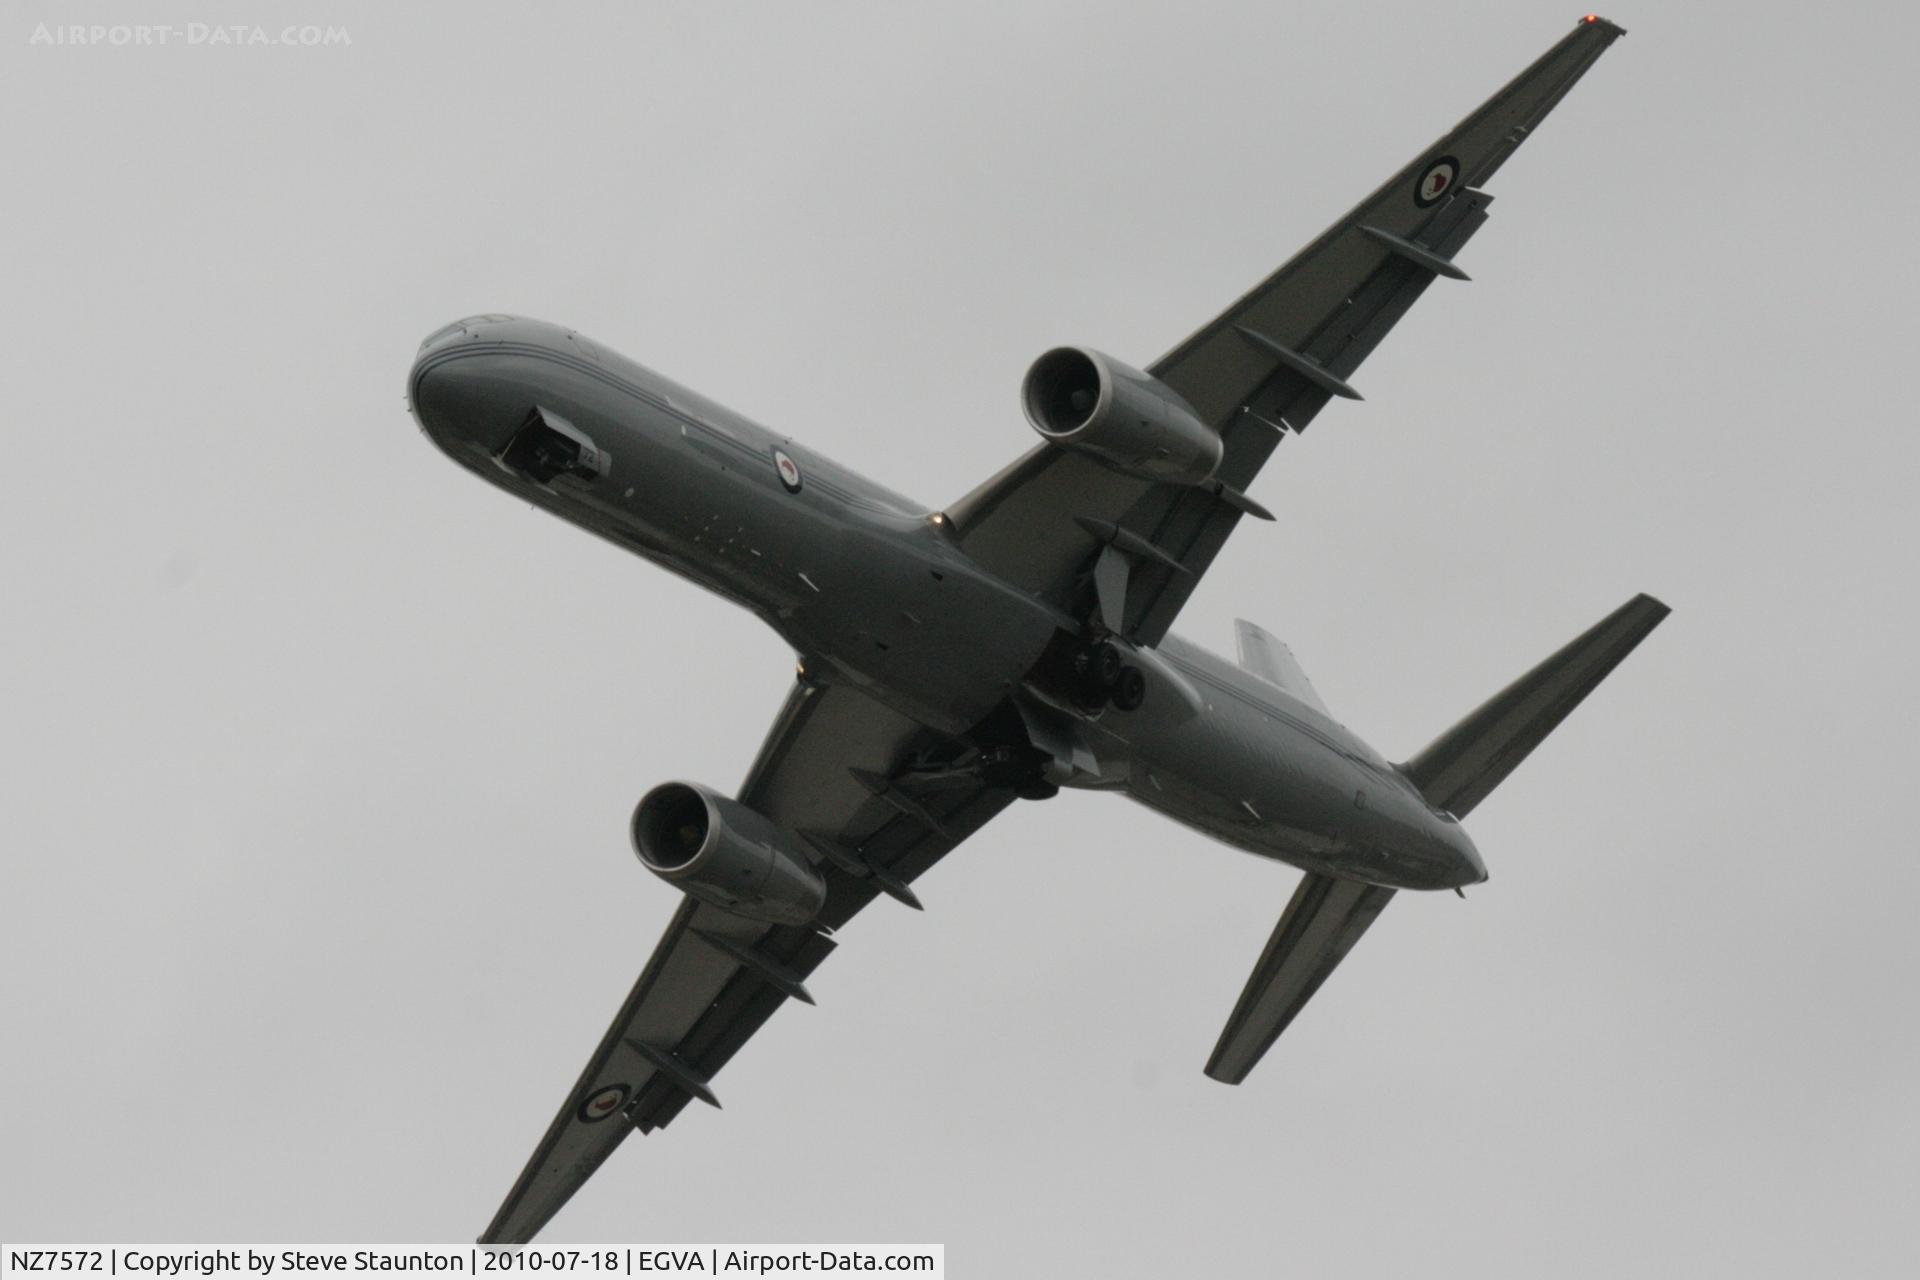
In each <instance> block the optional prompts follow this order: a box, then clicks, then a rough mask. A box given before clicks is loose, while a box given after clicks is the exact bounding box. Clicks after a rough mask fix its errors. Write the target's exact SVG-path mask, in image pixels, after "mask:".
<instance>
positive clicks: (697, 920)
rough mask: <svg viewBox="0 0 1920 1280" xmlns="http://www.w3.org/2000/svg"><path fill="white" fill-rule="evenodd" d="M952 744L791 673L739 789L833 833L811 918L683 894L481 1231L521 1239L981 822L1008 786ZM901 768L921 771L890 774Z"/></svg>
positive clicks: (808, 831)
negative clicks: (823, 895)
mask: <svg viewBox="0 0 1920 1280" xmlns="http://www.w3.org/2000/svg"><path fill="white" fill-rule="evenodd" d="M961 749H962V748H961V746H960V744H957V743H955V742H954V741H953V740H952V739H948V738H946V737H944V736H943V735H940V734H937V733H935V732H933V731H932V730H929V729H926V728H923V727H922V726H920V725H919V724H917V723H915V722H914V721H912V720H909V719H907V718H906V717H904V716H901V715H900V714H898V713H897V712H894V711H891V710H889V709H888V708H886V707H884V706H882V705H881V704H880V703H878V702H875V701H874V700H873V699H871V698H869V697H868V696H867V695H865V694H864V693H861V692H860V691H859V690H857V689H852V688H848V687H845V686H823V685H814V684H809V683H806V682H804V681H803V682H801V683H799V684H797V685H796V686H795V688H794V691H793V693H792V694H791V696H789V697H788V699H787V703H786V706H785V708H784V709H783V710H782V711H781V713H780V718H779V720H778V721H776V722H775V724H774V727H773V730H772V732H771V733H769V735H768V737H767V740H766V744H765V745H764V746H763V747H762V748H761V751H760V757H759V759H758V760H757V761H755V763H754V766H753V768H752V770H751V771H750V772H749V773H748V775H747V780H746V782H745V784H744V785H743V786H742V787H741V791H740V796H739V799H740V801H741V802H742V803H743V804H745V805H747V806H748V807H750V808H752V809H755V810H757V811H759V812H760V813H762V814H764V815H766V816H767V817H769V818H771V819H773V821H774V822H775V823H776V824H777V825H779V826H780V827H782V828H784V829H785V830H786V831H787V832H789V833H790V834H793V835H794V836H795V837H796V845H798V846H799V847H802V848H805V847H807V845H806V843H804V842H806V840H807V837H808V835H812V836H814V837H816V838H820V839H824V840H826V841H828V842H830V843H831V844H832V847H833V848H834V851H835V852H834V855H833V856H834V858H835V859H837V861H829V862H825V863H823V864H822V865H821V867H820V870H821V873H822V874H823V876H824V877H825V879H826V882H827V901H826V905H825V907H824V908H822V910H821V913H820V915H819V917H818V918H817V919H816V921H815V922H814V924H812V925H808V926H793V925H768V924H763V923H760V922H758V921H754V920H749V919H746V918H744V917H742V916H738V915H735V914H733V913H732V912H729V911H724V910H722V909H720V908H719V907H715V906H712V905H710V904H706V903H702V902H697V901H696V900H694V899H692V898H688V899H686V900H685V901H684V902H682V903H681V905H680V909H679V910H678V911H676V912H675V913H674V916H673V919H672V921H671V922H670V923H669V924H668V925H667V930H666V933H665V934H664V935H663V936H662V937H661V939H660V943H659V945H658V946H657V947H655V948H654V952H653V958H652V959H651V960H649V961H648V962H647V966H646V969H645V970H644V971H643V972H642V973H641V975H640V980H639V981H638V982H636V983H635V984H634V987H633V991H632V993H631V994H630V995H628V997H627V999H626V1003H624V1004H623V1005H621V1006H620V1011H619V1013H617V1014H616V1015H614V1019H613V1025H612V1026H610V1027H609V1028H608V1029H607V1033H606V1035H605V1036H604V1037H603V1038H602V1039H601V1041H600V1047H599V1048H597V1049H596V1050H594V1053H593V1056H592V1057H591V1058H590V1059H588V1061H587V1067H586V1070H585V1071H584V1072H582V1073H581V1075H580V1079H579V1080H578V1081H577V1082H576V1083H575V1085H574V1087H573V1089H572V1091H571V1092H570V1093H568V1095H567V1098H566V1101H565V1102H564V1103H563V1104H562V1105H561V1107H560V1113H559V1114H558V1115H557V1116H555V1117H554V1120H553V1123H552V1125H550V1126H549V1127H548V1129H547V1133H546V1136H545V1137H544V1138H542V1139H541V1140H540V1145H539V1146H538V1147H536V1148H535V1149H534V1153H533V1158H532V1159H530V1160H529V1161H528V1162H527V1166H526V1169H525V1170H524V1171H523V1172H522V1173H521V1175H520V1178H519V1180H518V1181H517V1182H515V1183H514V1185H513V1189H512V1190H511V1191H509V1192H508V1193H507V1198H506V1201H505V1202H504V1203H503V1204H502V1205H501V1206H500V1211H499V1212H498V1213H497V1214H496V1215H495V1216H494V1219H493V1221H492V1223H491V1224H489V1225H488V1227H487V1229H486V1232H485V1234H483V1235H482V1236H481V1237H480V1243H482V1244H520V1243H525V1242H527V1241H529V1240H531V1239H532V1238H533V1236H534V1234H535V1233H536V1232H538V1231H539V1230H540V1229H541V1227H543V1226H544V1225H545V1224H546V1222H547V1220H548V1219H549V1218H551V1217H552V1216H553V1215H554V1214H555V1213H556V1212H557V1211H558V1210H559V1209H560V1207H561V1206H562V1205H564V1204H565V1203H566V1202H567V1199H568V1197H570V1196H572V1195H573V1193H574V1192H575V1191H577V1190H578V1189H579V1188H580V1186H581V1184H582V1183H584V1182H585V1181H586V1180H587V1179H588V1178H589V1177H590V1176H591V1175H592V1174H593V1172H594V1170H596V1169H598V1168H599V1167H600V1165H601V1163H602V1162H603V1161H605V1160H606V1158H607V1157H608V1156H609V1155H611V1154H612V1153H613V1150H614V1148H615V1147H618V1146H619V1145H620V1143H621V1141H622V1139H624V1138H625V1137H626V1136H627V1134H628V1133H629V1132H631V1131H632V1130H635V1129H638V1130H640V1131H641V1132H642V1133H646V1132H650V1131H652V1130H654V1129H657V1128H659V1127H661V1126H662V1125H664V1124H667V1123H668V1122H670V1121H671V1120H672V1119H673V1118H674V1117H675V1116H677V1115H678V1114H680V1110H681V1108H683V1107H685V1106H686V1105H687V1103H688V1102H689V1101H691V1100H692V1099H695V1098H699V1099H701V1100H702V1101H704V1102H707V1103H709V1104H711V1105H713V1106H718V1105H719V1103H718V1101H717V1100H715V1098H714V1095H713V1092H712V1089H711V1086H710V1083H709V1082H710V1081H711V1080H712V1078H713V1076H714V1075H715V1074H716V1073H717V1072H718V1071H719V1070H720V1068H721V1067H722V1066H724V1065H725V1064H726V1062H727V1061H728V1059H730V1058H732V1056H733V1055H734V1053H735V1052H736V1051H737V1050H738V1049H739V1048H740V1047H741V1045H743V1044H745V1043H746V1041H747V1039H748V1037H750V1036H751V1035H753V1033H754V1032H755V1031H757V1030H758V1029H759V1027H760V1025H761V1024H762V1023H764V1022H765V1021H766V1020H767V1019H768V1018H769V1017H770V1016H772V1014H773V1011H774V1010H775V1009H778V1008H779V1007H780V1006H781V1005H782V1004H783V1003H785V1002H786V1000H787V999H788V998H789V997H794V998H798V999H801V1000H804V1001H807V1002H808V1003H812V996H811V995H809V994H808V993H807V991H806V988H805V986H804V985H803V980H804V979H805V978H806V977H807V975H809V974H810V973H812V972H813V969H814V967H815V966H816V965H818V964H819V963H820V962H821V961H822V960H824V959H826V957H827V955H828V954H829V953H830V952H831V951H832V950H833V949H834V945H835V941H834V939H833V938H832V937H830V936H829V935H828V934H827V933H826V932H823V931H822V929H823V928H824V929H829V930H831V929H838V928H839V927H840V926H841V925H844V924H845V923H846V922H847V921H848V920H850V919H852V918H853V916H854V914H855V913H857V912H858V911H859V910H860V909H861V908H862V907H864V906H865V905H866V904H867V903H868V902H871V901H872V900H873V899H874V898H875V897H876V896H878V895H879V894H881V893H888V894H891V895H893V896H895V897H898V898H900V899H902V900H903V901H905V902H906V903H908V904H909V905H912V906H918V905H919V904H918V902H917V901H916V900H915V899H914V897H913V893H912V890H910V889H908V888H907V885H908V884H910V883H911V882H912V881H913V880H914V878H915V877H917V876H919V875H920V873H921V872H923V871H925V870H926V869H927V868H928V867H930V866H932V865H933V864H934V863H935V862H937V861H939V860H940V858H941V857H943V856H944V855H945V854H946V853H947V851H948V850H950V849H952V848H953V847H954V846H955V845H957V844H959V843H960V841H962V840H964V839H965V838H966V837H967V836H969V835H971V834H972V833H973V832H974V831H975V830H977V829H978V828H979V827H981V826H982V825H984V824H985V823H986V821H987V820H988V819H989V818H991V817H993V816H994V815H995V814H996V813H998V812H1000V810H1002V809H1004V808H1005V807H1006V806H1007V805H1008V804H1009V803H1010V802H1011V801H1012V800H1013V798H1014V797H1013V792H1011V791H1009V790H1006V789H1004V788H993V787H988V786H985V785H984V784H982V783H980V782H978V781H977V780H975V779H972V778H969V777H965V776H963V775H961V774H959V773H956V772H955V771H953V770H951V769H948V770H945V771H944V772H943V771H942V769H941V768H940V767H939V766H940V765H941V763H942V762H946V763H951V761H952V758H953V756H954V754H955V753H956V751H959V750H961ZM909 769H912V770H916V771H918V772H923V773H924V774H925V775H926V777H927V779H928V781H926V782H924V783H922V784H919V785H912V784H910V783H909V782H906V781H900V780H899V779H901V776H902V774H903V772H904V771H907V770H909Z"/></svg>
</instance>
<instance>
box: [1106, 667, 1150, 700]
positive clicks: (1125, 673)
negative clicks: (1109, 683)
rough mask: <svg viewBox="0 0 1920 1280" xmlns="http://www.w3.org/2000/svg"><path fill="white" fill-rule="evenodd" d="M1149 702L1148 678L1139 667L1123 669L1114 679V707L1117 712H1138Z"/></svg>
mask: <svg viewBox="0 0 1920 1280" xmlns="http://www.w3.org/2000/svg"><path fill="white" fill-rule="evenodd" d="M1146 700H1147V678H1146V677H1145V676H1143V675H1141V674H1140V668H1138V667H1121V668H1120V673H1119V674H1118V675H1117V676H1115V677H1114V679H1113V706H1114V710H1116V711H1138V710H1139V709H1140V704H1141V703H1143V702H1145V701H1146Z"/></svg>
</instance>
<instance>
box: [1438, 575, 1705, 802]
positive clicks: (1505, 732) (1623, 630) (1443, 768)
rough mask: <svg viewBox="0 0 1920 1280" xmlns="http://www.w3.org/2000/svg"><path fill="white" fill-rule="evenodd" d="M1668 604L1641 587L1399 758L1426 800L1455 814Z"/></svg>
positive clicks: (1519, 756)
mask: <svg viewBox="0 0 1920 1280" xmlns="http://www.w3.org/2000/svg"><path fill="white" fill-rule="evenodd" d="M1669 612H1670V610H1669V609H1668V608H1667V606H1666V605H1664V604H1661V603H1660V602H1659V601H1658V600H1655V599H1654V598H1653V597H1652V596H1649V595H1638V596H1635V597H1634V598H1633V599H1631V600H1629V601H1627V602H1626V603H1625V604H1623V605H1621V606H1620V607H1619V608H1618V609H1615V610H1614V611H1613V612H1612V613H1610V614H1608V615H1607V616H1606V617H1605V618H1602V619H1601V620H1600V621H1599V622H1598V623H1596V624H1595V625H1594V626H1593V627H1592V628H1591V629H1590V630H1588V631H1587V632H1586V633H1585V634H1583V635H1581V636H1580V637H1579V638H1578V639H1576V640H1574V641H1573V643H1571V644H1569V645H1567V647H1566V648H1564V649H1562V650H1560V652H1558V653H1556V654H1554V655H1553V656H1552V657H1551V658H1548V659H1547V660H1546V661H1545V662H1542V663H1541V664H1540V665H1539V666H1537V667H1535V668H1534V669H1533V670H1531V671H1529V672H1527V674H1526V675H1524V676H1521V677H1520V678H1519V679H1518V680H1516V681H1514V682H1513V683H1512V684H1510V685H1508V686H1507V687H1506V688H1505V689H1502V690H1501V691H1500V692H1499V693H1497V694H1495V695H1494V696H1493V697H1492V699H1490V700H1489V701H1488V702H1487V703H1486V704H1485V705H1484V706H1482V707H1481V708H1480V709H1479V710H1478V711H1475V712H1474V713H1473V714H1472V715H1470V716H1468V717H1467V718H1466V719H1465V720H1462V721H1461V722H1460V723H1459V724H1457V725H1455V726H1453V728H1451V729H1449V730H1447V731H1446V732H1445V733H1443V734H1441V735H1440V736H1439V737H1438V738H1436V739H1434V741H1433V744H1432V745H1431V746H1429V747H1428V748H1427V749H1426V750H1425V751H1422V752H1421V753H1420V754H1419V755H1417V756H1415V757H1413V759H1411V760H1409V761H1407V762H1406V763H1405V764H1403V765H1401V766H1400V772H1402V773H1404V774H1406V775H1407V777H1408V778H1410V779H1411V780H1412V781H1413V784H1414V785H1415V786H1416V787H1418V788H1420V793H1421V794H1422V795H1424V796H1425V797H1426V798H1427V800H1428V802H1429V803H1431V804H1432V805H1434V806H1435V807H1436V808H1440V809H1445V810H1447V811H1448V812H1449V813H1451V814H1453V815H1454V816H1455V817H1465V816H1466V815H1467V812H1468V811H1469V810H1471V809H1472V808H1473V807H1474V806H1475V805H1477V804H1479V803H1480V802H1481V801H1482V800H1484V799H1486V798H1487V795H1488V793H1489V792H1491V791H1492V790H1493V789H1494V788H1495V787H1497V786H1499V785H1500V784H1501V782H1503V781H1504V780H1505V779H1506V776H1507V775H1508V774H1509V773H1512V772H1513V770H1514V766H1516V765H1518V764H1519V763H1520V762H1521V761H1522V760H1525V759H1526V758H1527V755H1528V753H1529V752H1531V751H1532V750H1533V749H1534V748H1535V747H1537V746H1539V745H1540V740H1541V739H1542V738H1545V737H1546V736H1547V735H1548V734H1549V733H1552V732H1553V731H1554V729H1555V728H1556V727H1558V725H1559V724H1560V722H1561V721H1562V720H1564V719H1566V718H1567V713H1568V712H1570V711H1572V710H1573V709H1574V708H1575V707H1577V706H1579V705H1580V701H1581V699H1583V698H1585V697H1586V696H1587V695H1588V694H1589V693H1592V692H1593V689H1594V686H1595V685H1597V684H1599V683H1600V682H1601V681H1602V680H1604V679H1606V677H1607V673H1608V672H1610V671H1612V670H1613V669H1614V668H1615V667H1617V666H1619V665H1620V661H1621V659H1623V658H1625V657H1626V656H1627V655H1628V654H1629V653H1632V652H1633V649H1634V646H1635V645H1637V644H1639V643H1640V642H1641V641H1642V640H1644V639H1646V638H1647V633H1648V632H1650V631H1652V630H1653V629H1654V628H1655V627H1656V626H1658V625H1660V620H1661V619H1662V618H1664V617H1666V616H1667V614H1668V613H1669Z"/></svg>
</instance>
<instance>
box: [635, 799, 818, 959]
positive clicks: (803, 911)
mask: <svg viewBox="0 0 1920 1280" xmlns="http://www.w3.org/2000/svg"><path fill="white" fill-rule="evenodd" d="M632 831H633V851H634V853H635V854H637V855H639V858H640V862H641V864H642V865H643V866H645V867H646V869H647V870H649V871H651V872H653V873H654V874H655V875H657V876H659V877H660V878H661V879H662V880H665V881H666V882H667V883H668V884H671V885H673V886H674V887H675V888H677V889H680V890H682V891H684V892H686V893H688V894H691V895H692V896H694V897H696V898H698V899H700V900H701V901H702V902H710V903H712V904H713V905H714V906H717V907H722V908H725V909H726V910H728V911H732V912H735V913H736V914H739V915H743V916H750V917H752V918H753V919H755V920H767V921H771V922H772V923H774V924H805V923H806V922H807V921H809V920H811V919H813V917H814V916H815V915H816V914H818V913H819V910H820V907H821V905H822V904H823V903H825V902H826V899H827V886H826V883H825V882H824V881H822V880H821V878H820V873H819V872H818V871H816V870H814V868H813V864H812V863H810V862H809V861H808V860H807V859H806V858H805V857H802V856H798V855H796V854H794V853H792V852H790V851H789V850H788V849H787V847H786V841H785V839H784V837H782V836H781V834H780V831H779V829H778V828H777V827H775V826H774V825H773V823H771V822H769V821H768V820H767V819H766V818H763V817H761V816H760V815H759V814H757V813H755V812H754V811H753V810H751V809H749V808H747V806H745V805H743V804H741V803H740V802H739V801H737V800H729V799H727V798H726V797H725V796H723V795H719V794H717V793H715V792H713V791H710V790H708V789H707V788H706V787H701V786H696V785H694V784H693V783H690V782H665V783H662V784H660V785H659V786H657V787H655V788H654V789H653V790H651V791H649V792H647V794H646V795H645V796H642V797H641V799H640V803H639V804H638V805H636V806H635V807H634V810H633V827H632Z"/></svg>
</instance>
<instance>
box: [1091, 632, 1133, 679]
mask: <svg viewBox="0 0 1920 1280" xmlns="http://www.w3.org/2000/svg"><path fill="white" fill-rule="evenodd" d="M1125 663H1126V659H1125V658H1123V657H1121V656H1120V650H1118V649H1116V648H1114V647H1113V646H1112V645H1110V644H1108V643H1107V642H1106V641H1104V640H1102V641H1101V642H1100V643H1099V644H1096V645H1094V646H1093V648H1091V649H1089V650H1087V675H1088V676H1089V677H1090V678H1091V679H1092V680H1093V682H1094V683H1095V684H1097V685H1099V686H1100V687H1101V688H1103V689H1111V688H1113V682H1114V681H1115V680H1118V679H1119V678H1120V671H1121V668H1122V667H1123V666H1124V665H1125Z"/></svg>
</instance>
